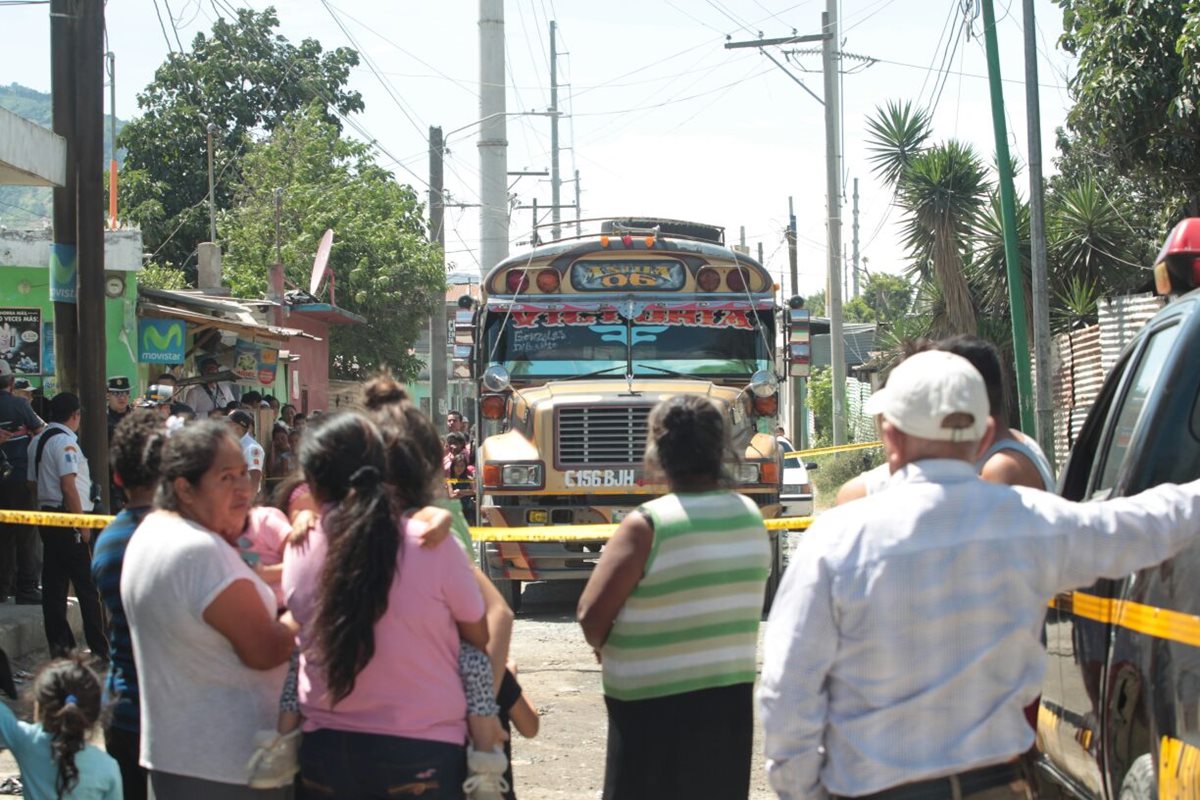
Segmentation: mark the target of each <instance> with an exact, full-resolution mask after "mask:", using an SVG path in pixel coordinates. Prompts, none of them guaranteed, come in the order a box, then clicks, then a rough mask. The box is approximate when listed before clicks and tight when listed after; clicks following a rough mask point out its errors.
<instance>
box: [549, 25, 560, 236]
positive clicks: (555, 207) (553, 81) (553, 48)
mask: <svg viewBox="0 0 1200 800" xmlns="http://www.w3.org/2000/svg"><path fill="white" fill-rule="evenodd" d="M557 32H558V23H557V22H555V21H554V20H550V221H551V222H552V223H554V224H553V226H552V227H551V228H550V235H551V236H552V237H554V241H556V242H557V241H558V240H559V239H561V238H562V225H561V224H560V221H561V218H562V211H561V210H560V209H559V202H560V200H559V195H560V193H561V192H562V179H561V177H560V176H559V174H558V44H557V41H556V36H555V34H556V33H557Z"/></svg>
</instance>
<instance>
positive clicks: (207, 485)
mask: <svg viewBox="0 0 1200 800" xmlns="http://www.w3.org/2000/svg"><path fill="white" fill-rule="evenodd" d="M161 479H162V483H161V484H160V486H159V491H158V496H157V497H156V499H155V509H156V510H155V511H154V512H152V513H151V514H150V515H149V516H147V517H146V519H145V520H144V521H143V522H142V524H141V525H140V526H139V527H138V529H137V531H136V532H135V533H134V535H133V538H132V540H131V541H130V544H129V549H128V550H127V551H126V554H125V565H124V569H123V572H122V576H121V596H122V598H123V599H124V601H125V610H126V613H127V615H128V617H129V626H130V630H131V634H132V638H133V650H134V656H135V661H136V663H137V669H138V676H139V682H140V689H141V714H142V746H141V764H142V766H144V767H146V768H147V769H148V770H150V785H151V787H152V788H153V789H154V794H155V795H156V796H157V797H160V798H171V800H190V799H191V798H206V800H225V799H226V798H237V799H239V800H240V799H241V798H248V799H249V798H254V800H276V798H278V799H279V800H285V799H286V798H290V797H291V795H292V792H291V788H290V787H288V788H285V789H251V788H250V787H249V786H248V785H247V783H248V779H249V777H248V773H247V768H246V765H247V762H248V761H249V760H250V757H251V755H252V754H253V753H254V750H255V744H254V734H255V732H256V731H259V730H262V729H269V728H274V726H275V720H276V716H277V713H278V707H279V705H278V704H279V694H280V690H281V688H282V686H283V679H284V675H285V673H286V671H287V666H286V665H287V660H288V657H289V656H290V655H291V652H292V648H293V636H294V632H295V631H294V627H290V625H294V623H291V622H290V617H287V616H286V615H285V617H284V621H282V622H281V621H277V620H276V617H275V596H274V594H273V593H272V591H271V589H270V588H269V587H268V586H267V585H266V584H265V583H263V581H262V580H261V579H260V578H259V577H258V576H257V575H256V574H255V573H254V571H253V570H251V569H250V567H248V566H247V565H246V564H245V563H244V562H243V561H242V558H241V556H240V555H239V553H238V549H237V539H238V536H239V535H240V534H241V532H242V530H243V528H244V526H245V522H246V515H247V513H248V512H249V510H250V504H251V501H252V492H251V487H250V479H249V476H248V474H247V471H246V461H245V459H244V458H243V457H242V450H241V447H239V445H238V442H237V439H235V438H234V437H233V435H232V434H231V433H230V431H229V427H228V426H227V425H225V424H224V423H221V422H216V421H205V422H199V423H196V424H194V425H189V426H187V427H185V428H183V429H181V430H179V431H177V432H175V433H174V434H173V435H172V436H171V438H170V440H169V441H168V442H167V443H166V445H165V446H164V448H163V454H162V465H161Z"/></svg>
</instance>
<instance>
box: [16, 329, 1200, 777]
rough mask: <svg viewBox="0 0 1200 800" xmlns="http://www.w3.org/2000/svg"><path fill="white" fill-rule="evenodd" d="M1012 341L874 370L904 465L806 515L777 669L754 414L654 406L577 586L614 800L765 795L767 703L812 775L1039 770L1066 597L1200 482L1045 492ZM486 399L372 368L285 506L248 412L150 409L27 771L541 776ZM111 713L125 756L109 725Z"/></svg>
mask: <svg viewBox="0 0 1200 800" xmlns="http://www.w3.org/2000/svg"><path fill="white" fill-rule="evenodd" d="M998 370H999V360H998V357H997V354H996V353H995V351H994V349H990V348H988V347H987V346H985V345H984V344H983V343H981V342H979V341H978V340H975V339H956V340H950V341H945V342H940V343H935V344H930V345H928V346H926V347H923V348H921V349H920V351H919V352H916V353H915V354H913V355H911V356H910V357H909V358H907V359H906V360H905V361H904V362H903V363H902V364H901V365H900V366H898V367H896V368H895V369H894V370H893V371H892V373H891V375H890V376H889V378H888V382H887V385H886V386H885V387H884V388H883V389H881V390H880V391H878V392H877V393H876V394H875V395H874V396H873V397H872V398H871V400H870V402H869V404H868V411H869V412H870V413H872V414H875V415H876V419H877V422H878V425H879V430H880V435H881V438H882V441H883V444H884V449H885V453H886V463H885V465H884V466H883V467H881V468H880V469H879V470H877V471H872V472H870V473H864V475H862V476H860V477H859V478H857V479H855V480H854V481H852V482H851V483H850V484H848V485H847V486H846V487H844V488H843V491H842V492H841V493H840V496H839V503H840V504H839V505H838V506H837V507H836V508H834V509H832V510H830V511H828V512H826V513H824V514H822V515H821V517H820V518H818V519H817V520H816V521H815V523H814V524H813V526H812V527H811V528H810V529H809V531H808V532H807V533H806V534H805V535H804V536H802V537H801V538H800V541H799V544H798V545H797V547H796V549H795V551H794V552H793V554H792V558H791V565H790V566H789V568H788V570H787V571H786V573H785V575H784V577H783V581H782V585H781V587H780V590H779V593H778V594H777V596H776V599H775V603H774V606H773V608H772V611H771V614H770V617H769V621H768V626H767V631H766V637H765V649H764V651H763V653H762V668H761V677H759V676H758V674H757V669H756V663H757V658H758V655H759V654H758V652H757V651H758V632H759V625H760V620H761V608H762V600H763V595H764V589H765V585H766V581H767V579H768V573H769V564H770V553H771V548H770V540H769V537H768V533H767V530H766V526H765V524H764V522H763V520H762V517H761V514H760V512H759V509H758V508H757V506H756V505H755V504H754V503H753V502H752V501H751V500H749V499H748V498H746V497H745V496H743V495H740V494H738V493H737V492H736V491H734V490H733V488H732V487H731V484H730V482H729V481H728V480H727V473H726V466H727V465H728V463H730V461H731V459H735V458H736V455H735V454H734V452H733V447H732V444H731V442H730V430H729V426H728V424H727V420H726V419H725V415H724V413H723V412H722V411H721V410H720V409H719V408H718V407H716V406H715V405H714V404H713V403H712V402H710V401H709V400H707V399H704V398H701V397H696V396H689V395H679V396H675V397H670V398H668V399H666V400H663V401H662V402H660V403H659V404H658V405H657V406H656V407H655V408H654V409H653V411H652V412H651V414H650V417H649V420H648V428H649V429H648V436H647V450H646V469H647V470H648V472H649V473H650V475H651V476H652V477H654V478H655V479H656V480H661V481H662V482H664V483H665V484H666V486H667V488H668V493H667V494H666V495H664V496H662V497H658V498H655V499H652V500H649V501H648V502H646V503H644V504H642V505H641V506H640V507H639V508H638V509H637V510H636V511H634V512H632V513H630V514H629V515H628V516H626V517H625V518H624V520H623V521H622V522H621V523H620V525H619V526H618V527H617V530H616V531H615V533H614V534H613V536H612V537H611V539H610V540H609V541H608V543H607V545H606V546H605V548H604V550H603V551H602V553H601V556H600V558H599V561H598V563H597V565H596V568H595V570H594V571H593V573H592V574H591V577H590V579H589V580H588V582H587V585H586V586H585V588H584V590H583V592H582V595H581V596H580V600H579V607H578V620H579V623H580V625H581V627H582V630H583V634H584V637H585V639H586V641H587V643H588V644H589V645H590V646H591V647H592V648H593V650H594V651H595V655H596V658H597V660H598V661H599V662H600V665H601V676H602V686H603V692H604V702H605V708H606V711H607V716H608V738H607V752H606V757H605V777H604V789H603V793H602V796H603V797H604V798H606V800H642V798H646V799H647V800H648V799H649V798H654V799H655V800H661V799H662V798H668V799H671V798H680V799H681V800H682V798H697V797H703V798H715V799H716V800H725V799H726V798H729V799H730V800H733V799H735V798H736V799H738V800H742V799H744V798H746V797H748V795H749V787H750V768H751V767H750V765H751V754H752V747H753V739H754V720H755V716H756V714H755V703H756V701H757V711H758V714H757V716H758V718H759V719H761V720H762V724H763V730H764V734H765V735H764V743H765V751H766V756H767V773H768V778H769V781H770V784H771V786H772V788H773V789H774V790H775V792H776V793H777V794H778V795H779V796H780V797H781V798H784V799H785V800H791V798H822V797H828V796H831V797H835V798H870V799H871V800H911V798H924V797H947V798H955V800H958V799H959V798H966V797H970V798H973V800H1018V798H1029V797H1030V783H1029V776H1028V774H1027V772H1026V771H1025V767H1024V763H1025V762H1023V761H1022V756H1023V754H1025V753H1026V752H1027V751H1028V750H1029V749H1030V747H1031V746H1032V744H1033V740H1034V728H1033V726H1032V725H1031V724H1030V719H1029V717H1028V714H1029V709H1030V708H1031V707H1033V708H1034V709H1036V700H1037V694H1038V688H1039V686H1040V680H1041V675H1042V671H1043V669H1044V660H1045V653H1044V648H1043V645H1042V641H1041V626H1042V620H1043V617H1044V614H1045V608H1046V600H1047V599H1048V598H1049V597H1051V596H1053V595H1054V594H1055V593H1057V592H1059V591H1063V590H1066V589H1069V588H1071V587H1074V586H1078V585H1084V584H1087V583H1089V582H1090V581H1092V580H1094V579H1095V578H1097V577H1100V576H1119V575H1121V574H1125V573H1127V572H1129V571H1131V570H1134V569H1136V568H1140V567H1142V566H1146V565H1150V564H1153V563H1157V562H1159V561H1161V560H1163V559H1165V558H1167V557H1168V556H1170V555H1171V554H1173V553H1174V552H1176V551H1178V550H1180V549H1181V548H1183V547H1184V546H1186V545H1187V544H1189V543H1191V542H1193V541H1194V539H1195V535H1196V525H1195V520H1196V519H1197V515H1200V482H1196V483H1192V484H1188V485H1185V486H1162V487H1158V488H1156V489H1152V490H1150V491H1148V492H1146V493H1144V494H1142V495H1139V496H1137V497H1134V498H1127V499H1120V500H1112V501H1105V502H1096V503H1088V504H1082V505H1077V504H1073V503H1070V502H1067V501H1065V500H1062V499H1060V498H1058V497H1056V496H1055V495H1053V494H1051V493H1049V492H1047V491H1045V489H1047V488H1049V479H1050V473H1049V470H1048V467H1047V465H1045V464H1044V457H1043V456H1042V455H1041V453H1040V451H1038V450H1037V448H1036V445H1035V444H1034V443H1033V442H1032V441H1031V440H1028V439H1026V438H1025V437H1023V436H1022V435H1021V434H1020V433H1019V432H1018V431H1014V430H1011V429H1009V428H1008V427H1007V425H1006V424H1005V422H1004V420H1005V419H1006V411H1005V408H1004V403H1003V395H1002V393H1001V392H999V391H998V390H997V388H996V384H999V382H1000V378H999V371H998ZM0 386H4V382H3V376H0ZM989 389H990V390H991V391H989ZM3 402H4V400H3V392H2V391H0V407H2V404H3ZM51 406H52V410H51V411H50V412H49V417H50V419H51V422H50V425H48V426H44V427H41V428H39V429H37V430H35V429H34V428H32V427H30V424H32V423H33V420H29V421H28V423H27V425H26V428H27V432H29V433H33V434H34V435H35V437H38V438H41V440H42V443H44V452H42V453H41V454H39V453H38V452H37V450H38V446H37V445H38V442H37V438H35V440H34V442H33V443H32V444H30V445H29V446H28V447H27V460H28V459H32V463H27V464H26V468H27V469H28V470H29V471H30V473H31V474H33V473H40V472H41V470H42V469H43V467H44V468H45V469H47V470H48V472H47V474H48V475H51V476H54V477H56V478H57V479H58V486H59V488H60V491H61V496H59V497H57V498H51V499H52V500H53V501H54V502H56V503H58V505H57V506H53V507H59V508H66V509H69V510H76V511H86V510H87V506H86V505H85V501H84V500H83V498H82V494H81V491H80V486H81V483H80V475H79V470H81V469H82V466H81V462H80V459H79V458H78V457H76V458H75V459H74V460H72V459H71V458H69V457H68V456H69V455H70V451H69V449H68V448H69V447H70V446H71V444H72V442H73V441H74V440H73V438H72V435H73V431H74V428H75V427H77V423H78V401H77V399H74V398H72V397H63V396H59V397H55V398H54V399H53V400H52V402H51ZM246 416H249V415H246ZM293 419H294V418H293ZM447 421H448V422H452V421H451V420H449V419H448V420H447ZM37 422H40V419H39V420H37ZM54 426H57V427H54ZM457 426H458V427H457V429H455V424H454V423H452V424H451V425H450V426H449V427H450V428H451V431H450V434H449V435H448V436H446V437H445V438H443V437H441V436H440V435H439V433H438V431H437V429H436V427H435V426H434V424H433V423H432V422H431V421H430V420H429V419H428V418H427V417H426V416H425V415H423V414H422V413H421V412H420V410H419V409H418V408H417V407H416V406H415V405H414V404H413V403H412V402H410V401H409V399H408V397H407V395H406V393H405V391H404V389H403V388H402V387H401V386H400V385H399V384H397V383H396V382H395V381H393V380H391V379H390V378H387V377H379V378H376V379H373V380H371V381H369V382H368V383H367V384H366V385H365V386H364V389H363V393H362V397H361V402H360V403H359V404H358V406H357V408H356V410H351V411H340V412H337V413H332V414H324V415H320V416H318V417H316V418H314V419H313V420H312V421H311V422H310V423H309V424H308V425H307V427H306V429H305V430H304V432H303V434H302V435H301V436H300V437H299V438H298V440H297V441H295V442H292V441H289V442H288V444H289V450H288V452H289V453H290V454H291V457H290V459H288V461H289V463H290V465H291V471H290V472H289V473H288V474H287V475H286V476H284V477H283V479H282V480H280V481H279V482H278V483H277V484H275V485H274V486H273V487H271V489H272V491H271V492H270V494H271V497H270V502H269V503H265V504H261V505H260V504H258V503H259V500H261V499H262V498H263V496H264V493H263V492H262V491H259V490H258V488H257V487H256V476H255V475H254V474H253V473H254V472H255V471H256V470H255V467H256V465H257V467H258V471H260V472H261V470H262V467H263V465H264V462H263V453H262V450H261V448H260V449H258V450H255V449H254V448H252V447H250V446H249V443H248V441H247V436H248V435H249V434H250V428H249V427H248V426H247V425H246V420H245V419H243V418H242V417H241V416H240V414H239V410H238V409H234V410H232V411H231V412H229V413H227V414H226V416H225V419H222V420H211V419H199V420H195V421H190V422H187V423H184V424H172V423H170V422H168V420H166V419H165V418H164V417H163V416H162V415H161V414H159V413H157V411H155V410H154V409H135V410H134V411H132V412H131V413H129V414H128V415H127V416H125V417H124V418H123V419H121V421H120V422H119V423H118V424H117V425H116V427H115V429H114V432H113V442H112V448H111V454H110V456H111V462H112V465H113V471H114V481H115V482H116V483H117V485H118V486H119V488H120V489H121V490H122V492H123V494H124V498H125V504H124V507H123V508H122V510H121V511H120V513H119V514H118V515H117V516H116V518H115V519H114V520H113V521H112V523H111V524H109V525H108V527H106V528H105V529H104V530H103V531H102V532H101V533H100V535H99V537H98V538H97V540H96V541H95V542H94V556H93V557H92V559H91V562H90V572H91V575H90V576H88V577H87V578H85V576H83V575H79V576H78V577H79V578H80V579H81V580H87V579H94V584H93V585H94V587H96V588H95V589H94V590H92V591H95V592H97V593H98V596H99V598H100V599H101V600H102V602H103V605H104V607H105V608H106V609H107V612H108V618H109V627H108V631H107V633H108V636H107V638H106V639H105V637H104V635H103V632H101V633H99V634H97V635H98V636H99V640H98V641H95V642H93V641H92V633H89V632H88V630H87V626H86V625H85V637H86V638H87V641H88V646H89V648H90V649H91V655H92V658H91V659H85V658H84V657H82V656H81V655H79V654H78V653H77V652H67V651H69V650H72V649H73V646H74V642H73V641H67V640H66V639H65V638H63V639H62V640H61V643H60V649H61V650H62V651H63V652H67V655H66V657H63V658H59V659H57V660H55V661H53V662H51V663H50V664H48V665H46V666H45V667H44V668H43V669H42V670H41V671H40V672H39V673H38V675H37V677H36V679H35V680H34V686H33V688H34V695H35V696H34V699H35V705H34V714H33V721H32V722H29V723H25V722H19V721H17V719H16V718H15V716H13V714H12V712H11V711H10V710H9V709H8V708H7V706H3V705H0V739H3V741H4V743H5V744H6V745H7V746H9V747H10V748H11V749H12V750H13V752H14V754H15V755H16V757H17V759H18V763H19V765H20V767H21V771H22V775H23V777H24V778H25V782H26V791H27V793H28V795H27V796H29V797H32V798H43V797H45V798H58V800H62V799H63V798H85V797H87V798H91V797H97V798H113V797H116V798H120V797H130V798H138V797H146V796H148V794H149V793H150V792H152V793H153V796H156V797H159V798H171V799H172V800H176V799H179V800H189V798H216V800H221V799H222V798H239V799H240V798H260V799H262V800H267V799H268V798H290V797H293V796H297V795H298V796H300V797H305V798H308V797H312V798H326V797H338V798H381V797H394V796H414V797H422V798H425V799H426V800H429V798H433V799H434V800H436V798H463V797H469V798H473V799H475V800H484V799H486V800H495V798H500V797H509V798H511V797H515V787H514V777H513V774H512V770H511V756H510V750H509V736H510V730H511V729H512V728H515V729H516V730H517V731H519V732H520V733H522V734H523V735H526V736H532V735H535V734H536V733H537V728H538V719H537V713H536V711H535V710H534V707H533V705H532V703H530V702H529V700H528V698H526V697H525V696H524V693H523V691H522V689H521V687H520V685H519V683H518V682H517V679H516V672H515V667H514V666H513V665H512V663H511V662H510V660H509V657H508V656H509V653H508V650H509V641H510V638H511V632H512V624H513V617H512V614H511V612H510V611H509V609H508V607H507V605H506V604H505V603H504V600H503V598H502V597H501V596H500V594H499V593H498V592H497V591H496V589H495V588H494V587H493V585H492V584H491V583H490V581H488V579H487V578H486V577H485V576H484V575H483V573H482V572H481V571H480V569H479V568H478V566H477V565H475V564H474V561H473V546H472V542H471V538H470V532H469V531H468V530H467V527H466V523H465V519H464V514H463V505H462V502H461V501H462V498H461V497H457V498H456V497H452V496H451V495H450V493H449V492H448V491H447V484H448V481H453V480H454V479H460V478H461V476H462V475H463V474H465V472H461V471H459V469H460V468H459V466H458V462H459V460H460V457H462V460H464V461H466V462H467V466H468V467H469V466H470V465H471V462H472V461H473V457H463V454H464V452H469V451H470V449H471V448H472V447H473V445H472V443H471V441H470V439H469V436H468V435H467V431H465V430H464V429H463V427H462V420H461V417H459V419H458V420H457ZM51 430H61V431H62V432H61V433H58V434H57V435H56V436H55V437H54V438H53V439H51V441H50V442H49V443H46V440H45V437H46V436H47V435H48V433H49V432H50V431H51ZM274 433H276V432H275V431H273V434H274ZM283 433H284V432H282V431H281V432H279V434H280V438H281V439H282V438H283ZM273 438H274V437H273ZM289 438H290V432H289ZM55 440H57V441H58V444H57V446H56V445H55V444H54V441H55ZM6 444H7V443H6ZM52 447H53V448H54V449H53V450H51V448H52ZM30 450H32V451H33V453H32V455H29V454H28V451H30ZM47 453H49V455H48V456H47ZM46 458H49V459H50V460H49V461H46V460H45V459H46ZM47 465H48V466H47ZM68 467H74V469H75V472H64V470H66V469H67V468H68ZM85 477H86V474H85ZM451 485H452V484H451ZM39 497H40V495H39ZM67 530H68V531H69V529H67ZM75 533H78V532H73V533H71V534H69V535H67V536H65V537H64V541H63V542H61V543H58V545H57V546H59V547H61V548H62V549H63V550H64V552H65V555H64V556H63V557H62V559H61V561H62V564H64V565H66V566H65V567H64V570H65V571H64V573H63V574H64V576H65V578H69V579H70V580H71V581H72V582H74V581H75V579H76V577H77V576H76V572H77V571H78V566H77V565H76V562H77V561H79V560H80V559H81V558H82V556H81V555H80V554H82V553H84V552H87V551H88V549H89V543H88V542H87V541H86V539H84V538H83V536H82V534H80V535H79V537H78V538H75ZM72 548H74V549H72ZM75 550H79V554H77V553H75ZM76 586H77V588H78V587H79V584H76ZM42 591H43V594H44V595H49V594H50V593H51V592H54V593H55V596H57V593H58V592H59V591H60V588H59V586H58V584H57V583H54V582H50V583H47V582H45V581H43V589H42ZM61 591H65V589H62V590H61ZM81 600H82V598H81ZM49 630H50V628H49V626H48V632H49ZM67 634H68V635H69V631H67ZM56 635H58V634H56ZM104 659H111V663H109V664H107V665H106V664H105V663H104ZM98 664H99V665H101V666H107V667H108V669H107V675H106V677H105V679H104V681H103V686H102V684H101V681H100V679H99V678H98V677H97V674H96V673H95V672H93V669H92V668H93V667H94V666H97V665H98ZM756 678H757V681H758V688H757V698H756V695H755V683H756ZM106 705H111V714H109V715H105V714H104V713H102V709H103V708H104V707H105V706H106ZM98 725H103V726H104V744H105V749H106V751H107V753H106V752H103V751H101V750H100V749H99V748H97V747H95V746H93V745H89V744H87V739H88V733H89V731H90V730H91V729H93V728H95V727H96V726H98Z"/></svg>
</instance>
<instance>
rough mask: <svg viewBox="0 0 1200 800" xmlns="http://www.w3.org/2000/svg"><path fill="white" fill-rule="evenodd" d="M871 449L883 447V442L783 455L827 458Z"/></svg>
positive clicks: (812, 449)
mask: <svg viewBox="0 0 1200 800" xmlns="http://www.w3.org/2000/svg"><path fill="white" fill-rule="evenodd" d="M873 447H883V442H859V443H858V444H838V445H834V446H833V447H814V448H811V449H809V450H793V451H792V452H790V453H784V455H785V456H827V455H830V454H831V453H848V452H850V451H851V450H870V449H871V448H873Z"/></svg>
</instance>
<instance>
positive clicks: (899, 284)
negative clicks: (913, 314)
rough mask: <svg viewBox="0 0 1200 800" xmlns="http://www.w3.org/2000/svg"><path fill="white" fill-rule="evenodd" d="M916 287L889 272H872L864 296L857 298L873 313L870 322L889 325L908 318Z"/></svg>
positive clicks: (864, 284)
mask: <svg viewBox="0 0 1200 800" xmlns="http://www.w3.org/2000/svg"><path fill="white" fill-rule="evenodd" d="M915 290H916V287H914V286H913V283H912V281H910V280H909V279H908V278H906V277H904V276H903V275H892V274H890V273H887V272H872V273H869V274H868V275H867V279H866V281H864V282H863V285H862V294H861V295H860V296H859V297H858V298H856V299H859V300H861V301H862V302H863V304H864V305H866V307H867V308H868V309H870V312H871V318H870V320H865V321H869V322H878V323H880V324H883V325H889V324H891V323H893V322H895V321H896V320H898V319H900V318H901V317H904V316H907V315H908V313H909V309H910V307H911V306H912V300H913V293H914V292H915Z"/></svg>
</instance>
